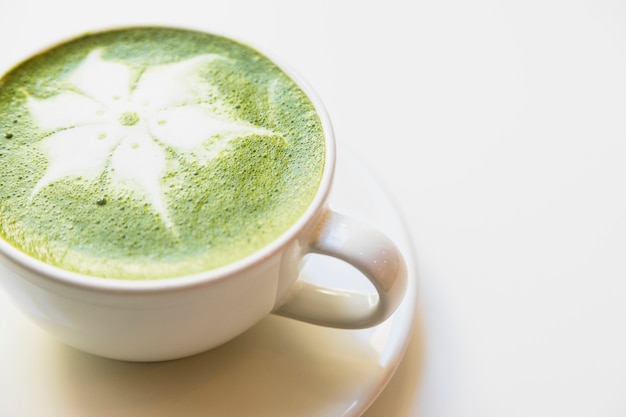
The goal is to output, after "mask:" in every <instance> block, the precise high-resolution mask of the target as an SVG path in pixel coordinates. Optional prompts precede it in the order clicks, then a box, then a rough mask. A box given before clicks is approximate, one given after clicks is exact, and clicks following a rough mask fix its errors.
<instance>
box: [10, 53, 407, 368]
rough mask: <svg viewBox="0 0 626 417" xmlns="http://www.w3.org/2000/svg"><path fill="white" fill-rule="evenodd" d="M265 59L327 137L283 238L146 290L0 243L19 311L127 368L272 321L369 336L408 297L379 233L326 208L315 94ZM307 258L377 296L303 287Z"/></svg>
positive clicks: (396, 259)
mask: <svg viewBox="0 0 626 417" xmlns="http://www.w3.org/2000/svg"><path fill="white" fill-rule="evenodd" d="M255 49H258V48H255ZM265 55H266V56H268V54H265ZM270 59H272V60H273V61H274V62H275V63H276V64H277V65H278V66H279V67H281V68H282V69H283V70H284V72H285V73H286V74H288V75H289V76H290V77H291V78H292V79H293V80H294V81H295V82H296V83H297V84H298V85H299V86H300V88H301V89H302V90H303V91H305V92H306V93H307V95H308V96H309V98H310V99H311V101H312V102H313V104H314V105H315V108H316V109H317V112H318V114H319V116H320V118H321V120H322V124H323V128H324V134H325V138H326V165H325V167H324V173H323V178H322V181H321V184H320V186H319V189H318V191H317V194H316V196H315V198H314V200H313V202H312V203H311V205H310V206H309V207H308V209H307V210H306V212H305V213H304V214H303V215H302V216H301V217H300V219H299V220H298V221H297V222H296V223H294V224H293V225H292V226H291V228H289V230H287V231H286V232H285V233H283V234H282V235H281V236H280V237H279V238H278V239H276V240H275V241H273V242H272V243H271V244H269V245H267V246H265V247H264V248H263V249H261V250H259V251H257V252H256V253H254V254H252V255H251V256H248V257H246V258H244V259H241V260H239V261H237V262H234V263H232V264H230V265H227V266H225V267H221V268H218V269H214V270H209V271H206V272H203V273H199V274H195V275H190V276H184V277H177V278H169V279H158V280H148V281H125V280H115V279H102V278H96V277H91V276H86V275H82V274H78V273H73V272H69V271H66V270H63V269H60V268H57V267H54V266H51V265H48V264H46V263H43V262H41V261H39V260H37V259H34V258H32V257H29V256H28V255H26V254H24V253H23V252H21V251H19V250H17V249H15V248H14V247H13V246H11V245H10V244H8V243H7V242H5V241H3V240H0V260H1V262H2V265H3V266H4V267H5V268H3V271H0V282H2V284H3V286H4V288H5V289H6V291H7V292H8V294H10V296H11V297H12V299H13V301H14V302H15V304H16V305H17V306H18V308H19V309H21V310H22V311H23V312H24V313H25V314H26V315H27V316H29V317H30V318H31V319H32V320H34V321H35V322H36V323H37V324H38V325H39V326H41V327H42V328H43V329H45V330H46V331H48V332H49V333H51V334H52V335H54V336H56V337H57V338H59V339H60V340H61V341H63V342H65V343H66V344H68V345H70V346H73V347H75V348H78V349H81V350H84V351H86V352H90V353H93V354H96V355H100V356H104V357H109V358H114V359H122V360H130V361H158V360H168V359H175V358H181V357H185V356H189V355H193V354H196V353H199V352H203V351H206V350H208V349H211V348H213V347H215V346H218V345H220V344H222V343H224V342H226V341H228V340H230V339H232V338H234V337H236V336H238V335H239V334H241V333H243V332H245V331H246V330H247V329H249V328H250V327H252V326H254V325H255V324H256V323H257V322H259V321H260V320H261V319H263V318H264V317H265V316H267V315H268V314H270V313H274V314H278V315H282V316H286V317H290V318H293V319H297V320H301V321H305V322H309V323H313V324H317V325H323V326H330V327H338V328H347V329H357V328H366V327H371V326H374V325H377V324H379V323H381V322H383V321H384V320H385V319H387V318H388V317H389V316H390V315H391V314H392V313H393V311H394V310H395V309H396V307H398V305H399V304H400V302H401V300H402V298H403V296H404V293H405V291H406V280H407V273H406V266H405V262H404V259H403V257H402V254H401V252H400V251H399V249H398V248H397V247H396V246H395V245H394V244H393V243H392V242H391V241H390V240H389V239H388V238H387V237H386V236H384V235H383V234H382V233H380V232H378V231H377V230H374V229H373V228H371V227H370V226H368V225H365V224H363V223H361V222H359V221H357V220H355V219H352V218H349V217H346V216H344V215H341V214H338V213H336V212H333V211H332V210H331V209H330V208H329V207H328V196H329V192H330V190H331V186H332V182H333V174H334V167H335V139H334V135H333V131H332V126H331V123H330V119H329V117H328V114H327V113H326V110H325V109H324V107H323V105H322V103H321V102H320V100H319V98H318V97H317V95H316V94H315V93H314V92H313V91H312V89H311V87H310V86H309V85H308V84H307V83H306V82H305V81H304V80H303V79H302V78H301V77H300V76H298V75H297V74H296V73H295V72H294V71H293V70H291V69H290V68H287V67H286V66H285V65H283V64H281V63H280V62H278V61H277V60H276V59H273V58H272V57H270ZM0 221H1V219H0ZM312 253H317V254H323V255H328V256H332V257H335V258H338V259H341V260H343V261H345V262H347V263H349V264H351V265H353V266H354V267H356V268H357V269H358V270H359V271H361V272H362V273H363V275H364V277H365V278H367V279H368V280H369V281H371V283H372V284H373V286H374V288H375V292H373V293H372V294H364V293H359V292H356V291H349V290H339V289H334V288H326V287H324V288H322V287H317V286H315V285H313V284H310V283H308V282H305V281H303V280H302V279H299V271H300V270H301V268H302V265H303V261H304V260H305V259H306V257H307V255H308V254H312ZM338 278H340V277H338ZM365 278H364V279H365Z"/></svg>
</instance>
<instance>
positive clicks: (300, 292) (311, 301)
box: [274, 210, 407, 329]
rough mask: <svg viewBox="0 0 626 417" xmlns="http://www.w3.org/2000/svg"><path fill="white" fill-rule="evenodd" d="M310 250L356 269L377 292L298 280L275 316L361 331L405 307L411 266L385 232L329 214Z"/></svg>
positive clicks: (315, 235)
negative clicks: (408, 267) (401, 306)
mask: <svg viewBox="0 0 626 417" xmlns="http://www.w3.org/2000/svg"><path fill="white" fill-rule="evenodd" d="M306 252H307V253H317V254H321V255H328V256H332V257H335V258H337V259H341V260H342V261H345V262H347V263H348V264H350V265H352V266H354V267H355V268H357V269H358V270H359V271H360V272H361V273H363V275H365V277H366V278H367V279H369V280H370V281H371V283H372V284H373V285H374V287H375V288H376V293H371V294H365V293H363V292H356V291H349V290H343V289H334V288H327V287H319V286H316V285H314V284H311V283H309V282H305V281H303V280H297V281H296V282H295V283H294V285H293V287H292V288H291V289H290V292H289V294H288V295H287V297H286V299H285V301H284V302H283V303H282V304H281V305H280V307H278V309H276V310H275V311H274V314H278V315H281V316H285V317H290V318H293V319H296V320H300V321H304V322H308V323H313V324H318V325H322V326H327V327H336V328H342V329H362V328H367V327H372V326H375V325H377V324H379V323H381V322H383V321H384V320H385V319H387V318H388V317H389V316H390V315H391V314H392V313H393V312H394V311H395V310H396V308H397V307H398V305H400V302H401V301H402V299H403V297H404V294H405V292H406V287H407V268H406V263H405V261H404V258H403V257H402V254H401V253H400V250H399V249H398V248H397V247H396V245H395V244H394V243H393V242H391V240H389V238H387V236H385V235H384V234H382V233H381V232H379V231H377V230H375V229H373V228H371V227H370V226H368V225H366V224H364V223H362V222H360V221H358V220H356V219H353V218H351V217H347V216H345V215H342V214H339V213H336V212H333V211H331V210H328V212H327V213H326V216H325V218H324V219H323V220H322V221H321V224H320V225H319V227H318V231H317V233H315V234H314V235H313V240H312V241H311V242H310V243H309V245H308V247H307V250H306Z"/></svg>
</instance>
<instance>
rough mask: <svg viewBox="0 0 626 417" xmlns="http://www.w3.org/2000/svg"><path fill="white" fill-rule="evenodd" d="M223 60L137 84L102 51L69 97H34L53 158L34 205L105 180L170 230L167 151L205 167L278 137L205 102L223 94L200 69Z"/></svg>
mask: <svg viewBox="0 0 626 417" xmlns="http://www.w3.org/2000/svg"><path fill="white" fill-rule="evenodd" d="M220 59H225V58H222V57H220V56H218V55H213V54H207V55H199V56H197V57H194V58H191V59H188V60H185V61H181V62H178V63H173V64H167V65H159V66H153V67H148V68H147V69H145V71H143V72H142V73H140V74H139V75H138V78H137V80H136V81H135V82H133V72H132V71H131V69H130V68H129V67H127V66H126V65H124V64H120V63H115V62H108V61H105V60H104V59H103V58H102V53H101V51H100V50H95V51H93V52H91V53H90V54H89V55H88V56H87V57H86V58H85V60H84V61H83V62H82V63H81V64H80V65H79V66H78V67H77V68H76V70H74V72H73V73H72V74H71V75H70V77H69V82H70V84H71V87H70V88H68V90H67V91H63V92H61V93H60V94H58V95H56V96H53V97H50V98H45V99H39V98H35V97H29V98H28V107H29V111H30V113H31V115H32V117H33V119H34V121H35V123H37V125H38V126H39V127H40V128H41V129H43V130H44V131H46V134H47V136H46V137H45V138H44V139H43V140H42V141H41V144H40V147H41V150H42V151H43V152H44V154H45V155H46V156H47V158H48V167H47V169H46V172H45V174H44V176H43V177H42V178H41V179H40V180H39V182H38V183H37V185H36V186H35V188H34V190H33V192H32V195H31V198H33V197H35V196H36V195H37V194H38V193H39V192H41V190H42V189H44V188H45V187H47V186H48V185H50V184H52V183H54V182H56V181H59V180H61V179H64V178H82V179H86V180H95V179H97V178H99V177H101V176H102V175H103V174H104V175H106V176H108V177H109V178H110V180H111V184H112V186H113V189H114V190H117V191H118V192H119V193H120V194H121V193H123V192H128V191H130V192H132V193H135V194H137V195H139V196H142V197H143V198H144V199H145V200H146V201H147V202H148V203H150V204H151V206H152V208H153V209H154V210H155V211H156V212H157V213H159V214H160V216H161V218H162V219H163V221H164V222H165V223H166V224H167V225H169V226H171V222H170V219H169V216H168V212H167V204H166V202H165V201H164V196H163V190H162V184H161V178H162V177H163V174H164V172H165V169H166V163H167V162H166V154H165V146H169V147H171V148H172V149H174V150H175V151H177V152H179V153H181V154H196V156H198V154H201V155H202V158H199V160H204V161H205V162H206V161H207V160H208V159H210V158H212V157H215V156H217V155H219V152H221V151H222V150H223V149H224V148H225V147H226V146H227V144H228V142H229V141H230V140H232V139H233V138H235V137H241V136H247V135H251V134H261V135H274V133H273V132H271V131H268V130H265V129H261V128H258V127H256V126H252V125H250V124H249V123H246V122H243V121H236V120H232V119H230V118H228V117H227V116H225V115H228V114H229V112H228V109H226V108H224V105H223V104H222V103H220V102H215V103H212V104H211V106H209V105H207V104H206V103H203V101H205V97H206V94H208V93H210V92H211V91H216V90H215V87H214V86H212V85H211V84H210V83H209V82H208V81H206V80H205V79H201V78H200V77H199V74H200V70H201V69H202V68H203V67H206V66H207V65H211V63H212V62H215V61H216V60H220ZM216 110H217V111H216ZM218 113H219V114H218ZM207 143H209V144H211V146H210V147H209V149H210V151H209V152H207V150H206V148H207V147H206V146H204V145H205V144H207Z"/></svg>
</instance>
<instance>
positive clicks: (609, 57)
mask: <svg viewBox="0 0 626 417" xmlns="http://www.w3.org/2000/svg"><path fill="white" fill-rule="evenodd" d="M129 23H165V24H174V25H187V26H193V27H197V28H203V29H207V30H217V31H220V32H227V33H230V34H232V35H235V36H238V37H241V38H244V39H248V40H251V41H253V42H254V43H255V44H257V45H261V46H263V47H264V48H265V49H266V50H269V51H272V52H274V53H275V54H277V55H279V56H281V57H282V58H283V59H284V60H285V61H287V62H289V63H290V64H291V65H292V66H293V67H295V68H296V69H297V70H298V71H299V72H300V73H301V74H302V75H303V76H304V77H305V78H306V79H308V80H309V82H310V83H311V84H312V85H313V86H314V87H315V89H316V90H317V91H318V93H319V95H320V96H321V97H322V99H323V101H324V102H325V104H326V106H327V108H328V111H329V113H330V115H331V118H332V119H333V122H334V125H335V130H336V134H337V138H338V140H339V141H341V142H342V143H344V144H346V145H347V146H348V147H349V148H350V149H351V150H352V151H353V152H354V153H355V154H357V156H358V157H359V158H360V159H361V160H363V161H365V162H366V163H367V164H369V166H370V167H371V168H372V169H373V170H374V171H375V172H376V173H377V174H378V176H379V177H380V178H382V180H383V181H384V182H385V183H386V184H387V185H388V187H389V190H390V192H391V194H392V195H393V196H394V198H395V200H396V201H397V203H398V205H399V206H400V207H401V210H402V212H403V213H404V215H405V218H406V222H407V223H408V225H409V227H410V230H411V234H412V235H413V240H414V246H415V254H416V259H417V269H418V271H417V272H418V276H419V279H420V309H419V312H418V327H417V329H416V332H415V334H414V337H413V340H412V342H411V345H410V346H409V350H408V352H407V355H406V357H405V359H404V361H403V362H402V364H401V365H400V367H399V369H398V371H397V373H396V375H395V376H394V378H393V379H392V380H391V382H390V384H389V385H388V387H387V389H386V390H385V391H384V392H383V393H382V394H381V396H380V397H379V399H378V400H377V401H376V402H375V403H374V405H373V406H372V407H371V408H370V410H369V411H368V412H367V413H366V416H367V417H396V416H397V417H405V416H420V417H422V416H423V417H473V416H477V417H479V416H480V417H492V416H493V417H501V416H507V417H512V416H533V417H540V416H550V417H552V416H569V417H577V416H581V417H582V416H585V417H586V416H590V415H593V416H598V417H605V416H607V417H608V416H624V415H626V396H625V395H624V392H625V391H626V337H625V335H624V327H625V326H624V322H625V321H626V262H625V261H624V259H625V256H624V254H625V253H626V198H625V194H626V117H625V116H626V3H625V2H623V1H618V0H615V1H608V0H568V1H565V0H563V1H558V0H526V1H508V2H506V1H488V0H475V1H471V2H468V1H460V0H456V1H454V0H442V1H434V0H424V1H413V2H410V1H399V0H387V1H341V0H340V1H327V0H316V1H300V2H296V1H287V0H283V1H252V0H250V1H244V0H231V1H220V2H218V1H203V2H200V1H191V0H176V1H160V2H157V1H132V0H107V1H99V2H86V1H69V0H54V1H45V2H44V1H32V0H19V1H18V0H0V64H2V65H6V64H7V63H10V62H13V61H15V60H17V59H18V58H21V57H22V56H23V55H24V53H25V52H29V51H31V50H32V49H33V48H38V47H40V46H43V45H45V44H47V43H48V42H51V41H55V40H58V39H59V38H60V37H64V36H66V35H73V34H75V33H76V32H81V31H84V30H88V29H91V28H94V27H103V26H117V25H120V24H129ZM0 337H3V336H0Z"/></svg>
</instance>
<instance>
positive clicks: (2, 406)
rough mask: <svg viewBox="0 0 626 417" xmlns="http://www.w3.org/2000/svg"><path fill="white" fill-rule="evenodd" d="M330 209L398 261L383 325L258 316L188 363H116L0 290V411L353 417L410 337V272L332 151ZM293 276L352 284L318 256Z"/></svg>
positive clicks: (351, 171) (385, 204) (377, 193)
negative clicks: (394, 302) (341, 325)
mask: <svg viewBox="0 0 626 417" xmlns="http://www.w3.org/2000/svg"><path fill="white" fill-rule="evenodd" d="M331 207H332V208H333V209H334V210H336V211H340V212H342V213H345V214H348V215H351V216H354V217H358V218H360V219H362V220H364V221H367V222H369V223H370V224H372V225H374V226H376V227H377V228H379V229H380V230H382V231H384V232H385V233H386V234H387V235H388V236H389V237H391V238H392V240H394V241H395V242H396V243H397V244H398V245H399V246H400V248H401V249H402V251H403V253H404V255H405V256H406V258H407V262H408V266H409V274H410V275H409V287H408V294H407V296H406V298H405V299H404V301H403V303H402V305H401V306H400V308H399V309H398V310H397V311H396V312H395V313H394V315H393V316H392V317H391V318H390V319H389V320H388V321H387V322H385V323H383V324H381V325H379V326H377V327H375V328H372V329H367V330H358V331H350V330H337V329H328V328H323V327H317V326H313V325H309V324H304V323H300V322H296V321H293V320H289V319H285V318H281V317H276V316H270V317H268V318H267V319H265V320H263V321H262V322H261V323H260V324H258V325H257V326H256V327H254V328H253V329H251V330H250V331H248V332H247V333H246V334H244V335H242V336H240V337H239V338H237V339H235V340H233V341H231V342H229V343H227V344H225V345H223V346H220V347H218V348H216V349H214V350H211V351H209V352H206V353H203V354H200V355H197V356H194V357H191V358H186V359H181V360H177V361H170V362H161V363H152V364H145V363H144V364H142V363H127V362H118V361H112V360H108V359H102V358H99V357H95V356H91V355H89V354H86V353H82V352H80V351H77V350H74V349H72V348H70V347H66V346H65V345H62V344H61V343H59V342H57V341H56V340H55V339H53V338H52V337H50V336H48V335H47V334H45V333H43V332H42V331H40V330H39V329H38V328H37V327H35V326H34V325H33V324H31V322H30V321H27V320H26V319H25V318H23V317H22V316H21V314H20V313H19V312H17V311H16V310H15V308H13V306H12V305H11V304H10V301H9V300H8V299H7V297H6V296H5V295H4V294H3V293H0V335H1V336H0V369H2V377H1V378H0V415H3V416H5V415H6V416H44V415H45V416H46V417H61V416H62V417H83V416H87V415H88V416H90V417H105V416H112V417H113V416H115V417H125V416H132V417H143V416H146V417H147V416H150V417H161V416H167V417H170V416H173V415H177V416H206V415H215V416H229V417H238V416H251V415H253V416H271V417H281V416H286V417H293V416H299V417H330V416H344V417H353V416H360V415H361V414H363V413H364V412H365V410H366V409H367V408H368V407H369V406H370V404H371V403H372V402H373V401H374V400H375V399H376V397H377V396H378V394H379V393H380V392H381V391H382V390H383V388H384V387H385V386H386V384H387V382H388V381H389V380H390V378H391V377H392V375H393V373H394V372H395V370H396V368H397V367H398V364H399V363H400V360H401V359H402V356H403V355H404V351H405V349H406V347H407V345H408V342H409V340H410V339H411V331H412V328H413V322H414V316H415V310H416V304H417V280H416V276H415V264H414V260H413V258H412V256H413V254H412V248H411V242H410V237H409V236H408V235H407V228H406V227H405V225H404V224H403V222H402V220H401V218H400V215H399V213H398V211H397V210H396V208H395V206H394V204H393V202H392V201H390V199H389V196H388V195H387V194H386V193H385V191H384V189H383V188H382V187H381V185H380V184H379V183H378V181H377V180H376V178H374V176H373V175H372V174H371V173H370V171H369V170H368V169H367V168H366V167H364V166H363V165H362V164H360V163H359V162H357V161H356V160H355V159H354V158H353V157H352V156H351V155H350V154H349V153H348V152H347V151H345V150H343V149H339V153H338V163H337V177H336V184H335V189H334V194H333V196H332V198H331ZM304 273H305V274H306V276H307V277H308V279H310V280H313V281H315V282H323V283H324V284H326V285H328V284H329V283H330V282H334V284H333V285H336V286H342V287H343V286H347V287H354V286H359V285H362V282H363V278H361V277H360V276H359V274H358V273H356V272H355V271H354V270H352V269H351V267H348V266H345V265H343V264H341V263H339V262H337V261H334V260H331V259H328V258H324V257H315V258H313V259H311V261H310V262H308V263H307V266H306V270H305V271H304ZM320 277H324V278H320ZM332 277H335V278H338V279H337V281H339V282H335V281H333V280H331V279H329V278H332ZM163 337H168V335H163Z"/></svg>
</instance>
